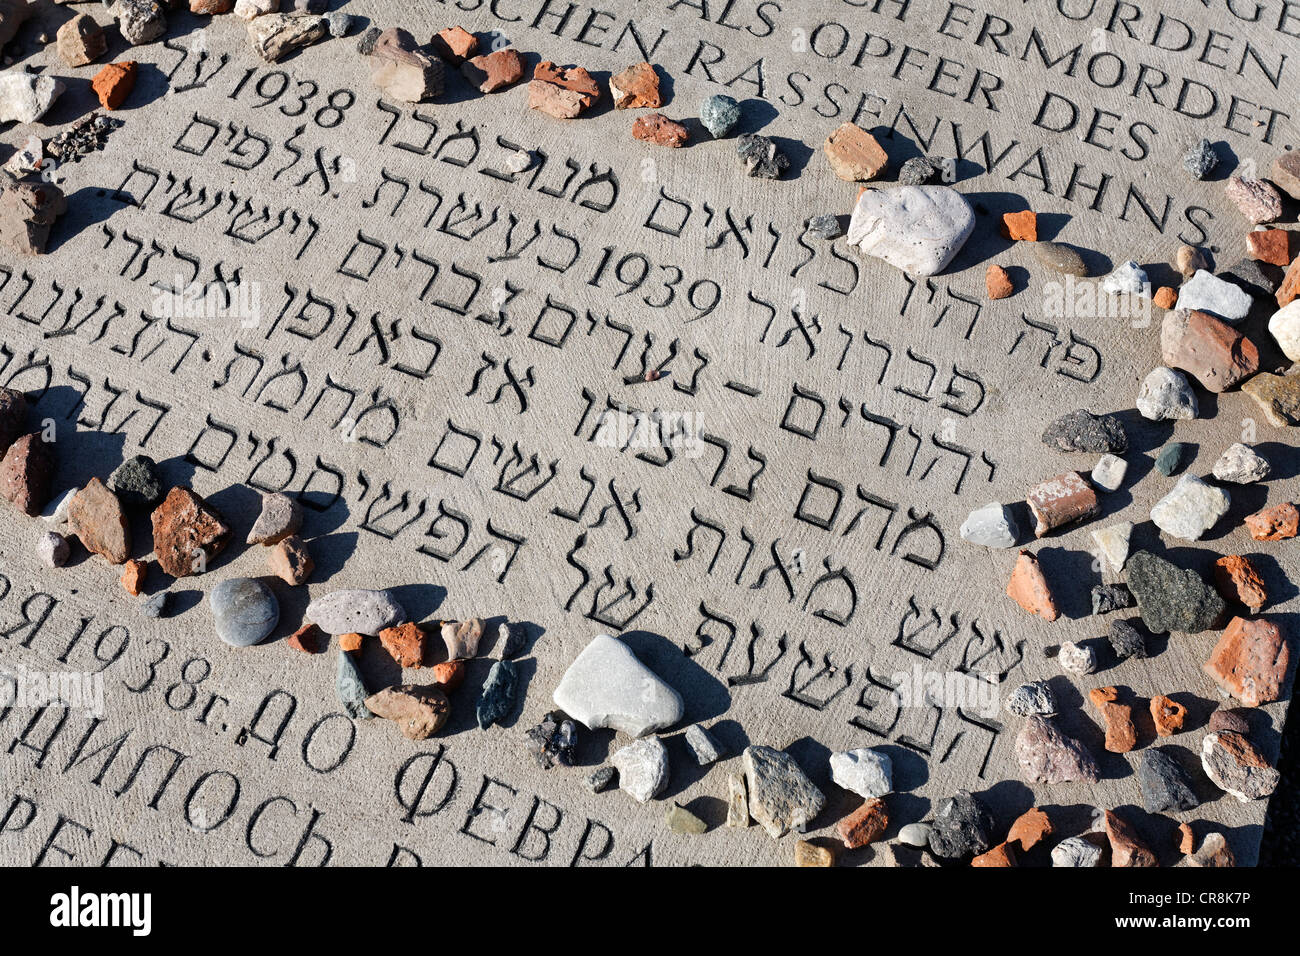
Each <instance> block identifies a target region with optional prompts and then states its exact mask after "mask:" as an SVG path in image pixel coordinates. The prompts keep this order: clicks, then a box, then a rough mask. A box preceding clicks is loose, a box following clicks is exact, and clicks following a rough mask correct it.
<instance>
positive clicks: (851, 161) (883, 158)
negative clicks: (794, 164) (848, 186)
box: [822, 123, 889, 183]
mask: <svg viewBox="0 0 1300 956" xmlns="http://www.w3.org/2000/svg"><path fill="white" fill-rule="evenodd" d="M822 152H824V153H825V154H826V161H827V162H828V163H830V166H831V169H832V170H833V171H834V173H835V175H836V176H838V177H839V178H840V179H843V180H844V181H845V182H850V183H852V182H863V181H865V180H868V179H875V178H876V177H877V176H879V175H880V174H881V172H882V171H884V168H885V167H886V166H888V165H889V154H888V153H886V152H885V150H884V148H883V147H882V146H881V145H880V144H879V143H877V142H876V138H875V137H874V136H872V135H871V134H870V133H868V132H867V131H866V130H864V129H862V128H861V127H859V126H855V125H853V124H852V123H841V124H840V125H839V127H838V128H837V129H836V130H835V132H833V133H831V135H830V136H827V137H826V142H824V143H823V144H822Z"/></svg>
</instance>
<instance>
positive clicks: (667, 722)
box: [552, 634, 685, 737]
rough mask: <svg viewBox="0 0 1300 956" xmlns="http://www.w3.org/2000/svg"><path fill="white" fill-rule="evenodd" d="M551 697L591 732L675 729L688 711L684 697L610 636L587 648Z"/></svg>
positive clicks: (633, 733) (636, 733)
mask: <svg viewBox="0 0 1300 956" xmlns="http://www.w3.org/2000/svg"><path fill="white" fill-rule="evenodd" d="M552 699H553V700H554V701H555V706H557V707H559V708H560V709H561V710H563V711H564V712H565V713H567V714H569V715H570V716H571V717H573V718H574V719H575V720H577V721H579V722H580V723H582V724H584V725H585V726H587V727H589V728H591V729H592V730H596V729H598V728H601V727H610V728H613V729H614V730H619V731H622V732H623V733H625V734H627V735H628V736H630V737H641V736H644V735H645V734H649V733H653V732H654V731H656V730H663V729H665V728H667V727H671V726H672V725H673V724H675V723H677V722H678V721H679V720H681V719H682V715H683V714H684V713H685V706H684V705H683V703H682V698H681V695H680V694H678V693H677V691H676V690H674V689H673V688H672V687H671V686H669V685H668V684H667V683H666V682H665V681H663V680H661V679H660V678H659V677H658V675H656V674H655V673H654V671H652V670H650V668H648V667H646V666H645V665H644V664H642V663H641V662H640V661H639V660H637V659H636V655H635V654H633V653H632V651H631V649H630V648H629V647H628V646H627V645H626V644H624V643H623V642H622V641H620V640H618V639H617V638H615V637H611V636H610V635H608V634H597V635H596V636H595V637H594V638H592V639H591V643H589V644H588V645H587V646H586V647H585V648H583V650H582V653H581V654H579V655H578V656H577V658H576V659H575V660H574V661H573V663H572V664H570V665H569V669H568V670H567V671H565V672H564V678H563V679H562V680H561V681H560V683H559V686H557V687H556V688H555V693H554V694H553V695H552Z"/></svg>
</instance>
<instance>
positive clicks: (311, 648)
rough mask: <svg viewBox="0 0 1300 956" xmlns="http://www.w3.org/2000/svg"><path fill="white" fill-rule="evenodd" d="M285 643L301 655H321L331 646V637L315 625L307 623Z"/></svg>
mask: <svg viewBox="0 0 1300 956" xmlns="http://www.w3.org/2000/svg"><path fill="white" fill-rule="evenodd" d="M285 643H286V644H288V645H289V646H290V647H291V648H293V649H294V650H295V651H298V652H299V653H301V654H319V653H321V652H322V651H324V650H325V647H326V645H327V644H329V635H327V634H326V633H325V632H324V631H322V630H321V629H320V628H319V627H317V626H316V625H315V624H311V623H307V624H304V625H303V626H302V627H300V628H298V630H296V631H294V632H293V633H292V634H290V635H289V636H288V638H286V639H285Z"/></svg>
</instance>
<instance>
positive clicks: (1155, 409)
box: [1137, 365, 1200, 422]
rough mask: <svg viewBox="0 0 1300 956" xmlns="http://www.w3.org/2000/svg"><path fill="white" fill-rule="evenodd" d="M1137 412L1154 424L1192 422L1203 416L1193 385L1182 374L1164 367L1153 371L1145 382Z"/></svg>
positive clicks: (1140, 392) (1140, 393) (1138, 400)
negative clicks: (1198, 415)
mask: <svg viewBox="0 0 1300 956" xmlns="http://www.w3.org/2000/svg"><path fill="white" fill-rule="evenodd" d="M1137 409H1138V411H1139V412H1141V413H1142V417H1143V418H1149V419H1151V420H1152V421H1153V422H1158V421H1163V420H1164V419H1168V418H1173V419H1178V418H1184V419H1191V418H1195V417H1196V416H1197V414H1199V412H1200V408H1199V406H1198V404H1197V402H1196V393H1195V392H1193V391H1192V386H1191V383H1190V382H1188V381H1187V379H1186V378H1185V377H1184V376H1183V374H1182V373H1181V372H1175V371H1174V370H1173V369H1171V368H1165V367H1164V366H1163V365H1161V366H1159V367H1157V368H1155V369H1152V371H1151V373H1150V374H1149V375H1147V377H1146V378H1144V379H1143V380H1142V389H1141V391H1139V392H1138V397H1137Z"/></svg>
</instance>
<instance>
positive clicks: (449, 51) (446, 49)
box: [429, 26, 478, 66]
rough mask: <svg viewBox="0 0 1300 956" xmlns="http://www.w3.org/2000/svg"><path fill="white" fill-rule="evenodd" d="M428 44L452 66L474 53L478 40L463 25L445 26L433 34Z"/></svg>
mask: <svg viewBox="0 0 1300 956" xmlns="http://www.w3.org/2000/svg"><path fill="white" fill-rule="evenodd" d="M429 46H431V47H432V48H433V52H434V53H436V54H438V56H439V57H441V58H442V59H444V60H446V61H447V62H448V63H450V64H451V65H452V66H460V65H461V64H462V63H464V62H465V61H466V60H468V59H469V58H470V57H472V56H473V55H474V51H475V50H477V49H478V40H477V39H476V38H475V36H474V34H472V33H470V32H469V31H468V30H466V29H465V28H464V27H459V26H456V27H447V28H446V29H444V30H439V31H438V32H437V33H435V34H434V35H433V39H432V40H430V41H429Z"/></svg>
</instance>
